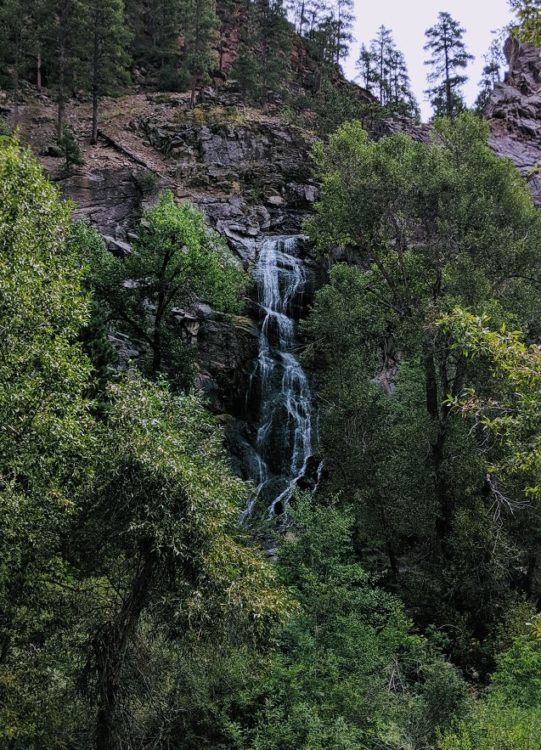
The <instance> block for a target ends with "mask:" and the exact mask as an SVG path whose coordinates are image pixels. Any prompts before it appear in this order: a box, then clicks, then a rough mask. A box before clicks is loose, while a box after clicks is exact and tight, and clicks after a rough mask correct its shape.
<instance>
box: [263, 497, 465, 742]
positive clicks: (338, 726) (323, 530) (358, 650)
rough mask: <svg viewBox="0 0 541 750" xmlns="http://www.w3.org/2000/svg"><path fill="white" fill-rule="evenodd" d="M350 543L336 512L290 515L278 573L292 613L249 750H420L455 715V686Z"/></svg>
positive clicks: (346, 518)
mask: <svg viewBox="0 0 541 750" xmlns="http://www.w3.org/2000/svg"><path fill="white" fill-rule="evenodd" d="M351 535H352V518H351V517H350V515H349V514H347V513H344V512H342V511H340V510H338V509H336V508H333V507H327V508H324V507H313V508H310V506H309V505H307V504H306V503H302V504H301V505H300V506H299V508H298V509H297V510H296V511H295V513H294V517H293V527H292V530H291V531H290V532H289V537H290V538H289V540H288V541H286V542H284V543H283V544H282V547H281V551H280V560H279V571H280V574H281V577H282V580H283V582H284V584H285V585H287V586H288V588H289V589H290V590H291V591H292V592H293V594H294V596H295V598H296V599H297V600H298V601H299V604H300V610H299V613H298V614H297V615H295V616H293V617H292V618H291V619H290V620H289V621H288V622H287V624H286V625H285V626H283V627H282V629H281V630H280V631H279V633H278V634H277V638H278V652H277V653H276V654H274V655H271V660H270V663H269V667H268V674H267V676H266V678H265V681H264V682H263V684H262V685H261V687H260V688H259V691H258V693H256V695H257V704H258V705H259V706H260V708H259V710H258V711H257V713H256V714H255V728H254V730H253V732H252V735H253V739H251V740H250V743H249V747H253V748H258V750H263V749H264V750H271V749H272V750H276V749H278V748H286V747H297V748H318V750H324V749H325V750H327V748H337V749H338V748H351V749H352V750H353V749H355V750H357V748H358V749H359V750H361V748H368V747H370V748H372V747H374V748H375V747H380V746H385V747H389V748H397V749H398V748H401V747H409V746H411V747H415V746H421V745H422V746H425V744H424V743H429V742H430V738H431V737H432V736H433V733H434V732H435V731H436V728H437V727H438V726H439V727H442V728H443V727H445V726H447V724H448V721H449V717H451V716H454V715H456V713H457V712H458V713H460V710H461V705H462V703H463V701H464V686H463V685H462V683H461V681H460V679H459V678H458V676H457V675H456V673H455V671H454V670H453V669H452V668H451V667H450V666H449V665H447V664H445V663H444V662H443V661H442V660H440V659H439V658H438V657H437V656H436V655H434V654H431V653H430V651H429V650H428V649H427V647H426V644H425V643H424V642H423V640H422V639H421V638H420V637H419V636H416V635H412V634H411V633H410V623H409V622H408V620H407V618H406V617H405V615H404V611H403V608H402V606H401V605H400V603H399V602H398V600H397V599H396V598H394V597H393V596H391V595H389V594H387V593H385V592H384V591H382V590H381V589H378V588H377V587H375V585H374V582H373V581H372V580H371V579H370V576H368V575H367V574H366V573H365V572H364V570H363V569H362V567H361V566H360V565H359V563H358V562H357V561H356V559H355V555H354V552H353V545H352V538H351ZM438 701H441V702H443V706H442V705H440V706H439V707H437V703H438Z"/></svg>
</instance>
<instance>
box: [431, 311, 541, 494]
mask: <svg viewBox="0 0 541 750" xmlns="http://www.w3.org/2000/svg"><path fill="white" fill-rule="evenodd" d="M489 324H490V318H489V316H488V315H484V316H475V315H472V314H471V313H468V312H467V311H465V310H461V309H460V308H457V309H456V310H454V311H453V313H452V314H451V315H449V316H447V317H445V318H443V319H442V321H441V325H442V326H443V327H444V328H445V329H447V330H449V331H450V332H451V333H452V335H453V337H454V339H455V341H456V347H457V348H458V347H460V348H461V349H462V350H463V353H464V356H467V357H472V358H483V359H484V360H486V361H487V362H488V364H489V367H490V368H491V369H492V372H493V376H494V379H495V383H494V384H493V387H492V388H491V389H490V391H489V394H487V395H486V396H484V395H480V394H479V393H477V392H476V390H475V389H473V388H472V389H469V390H466V391H465V392H463V393H461V394H458V395H457V396H456V398H454V399H453V400H452V401H451V404H452V406H453V407H454V408H456V409H458V410H459V411H460V412H461V413H462V414H463V415H464V416H465V417H467V418H471V419H473V420H474V421H475V422H476V423H478V424H479V427H480V429H481V430H482V431H483V432H487V433H489V434H490V435H491V436H492V439H493V441H494V445H493V447H492V451H491V452H490V453H489V455H488V456H487V459H488V461H487V470H488V471H489V472H490V473H491V474H494V475H495V476H496V477H498V478H499V479H500V480H502V481H503V483H504V485H505V484H506V483H507V484H509V482H511V481H512V479H513V478H514V477H515V476H517V475H519V476H523V477H524V479H525V480H526V488H525V491H526V494H527V495H529V496H538V495H539V493H540V491H541V488H540V483H541V444H540V440H539V428H540V425H541V422H540V420H541V411H540V403H539V395H538V394H539V387H540V384H541V357H540V352H539V347H538V346H537V344H532V345H529V346H528V345H527V344H525V343H524V341H523V334H522V333H521V332H520V331H512V330H508V329H507V327H506V325H505V324H502V326H501V327H500V329H499V330H493V329H491V327H490V325H489ZM491 458H493V460H490V459H491Z"/></svg>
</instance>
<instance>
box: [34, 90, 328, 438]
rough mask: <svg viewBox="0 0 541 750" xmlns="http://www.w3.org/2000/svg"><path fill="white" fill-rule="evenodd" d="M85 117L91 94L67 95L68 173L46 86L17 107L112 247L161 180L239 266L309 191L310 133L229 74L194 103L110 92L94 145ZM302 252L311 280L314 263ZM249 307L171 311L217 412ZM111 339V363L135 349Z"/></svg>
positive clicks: (234, 385)
mask: <svg viewBox="0 0 541 750" xmlns="http://www.w3.org/2000/svg"><path fill="white" fill-rule="evenodd" d="M89 116H90V111H89V105H87V104H84V103H76V102H75V103H72V104H71V105H70V108H69V117H70V125H71V127H72V129H73V131H74V133H75V135H76V136H77V139H78V141H79V143H80V144H81V147H82V156H83V159H84V165H83V166H82V167H80V168H78V169H76V170H74V171H73V172H72V173H71V174H70V175H69V176H66V175H65V174H64V173H63V161H62V159H61V158H59V157H58V156H57V155H55V152H54V148H53V147H52V144H53V143H54V117H55V107H54V103H53V102H52V101H50V100H48V99H47V97H45V96H42V97H40V99H39V101H38V100H36V101H33V102H30V103H27V104H25V105H22V106H21V107H20V127H21V136H22V138H23V140H25V141H27V142H29V143H30V144H31V145H32V147H33V149H34V150H35V151H36V153H38V154H40V156H41V159H42V161H43V163H44V166H45V168H46V170H47V171H48V173H49V174H50V176H51V177H52V179H54V180H55V181H57V183H58V185H59V186H60V188H61V190H62V192H63V194H64V195H65V196H66V197H67V198H70V199H71V200H73V202H74V204H75V215H76V216H78V217H87V218H88V219H89V220H90V221H91V222H92V223H93V224H94V226H96V227H97V229H98V230H99V231H100V232H101V234H102V235H103V236H104V238H105V240H106V242H107V244H108V246H109V248H110V249H111V250H112V251H113V252H116V253H121V254H123V253H129V252H130V249H131V243H132V242H133V240H134V238H135V233H136V231H137V223H138V220H139V218H140V216H141V214H142V211H143V210H144V208H145V207H147V206H149V205H151V204H152V203H153V202H154V201H155V200H156V199H157V197H158V195H159V194H160V192H161V191H162V190H164V189H169V190H172V191H173V192H174V193H175V195H176V197H177V199H178V200H185V199H189V200H191V201H192V202H193V203H195V204H196V205H197V206H199V207H200V208H201V209H202V211H203V212H204V213H205V215H206V217H207V220H208V223H209V224H210V225H211V226H212V227H213V228H215V229H216V230H217V231H219V232H220V233H221V234H222V235H224V236H225V237H226V238H227V240H228V242H229V244H230V246H231V248H232V249H233V250H234V251H235V252H236V253H237V255H238V256H239V257H240V259H241V260H242V262H243V265H244V266H245V268H246V269H248V270H249V269H251V267H252V266H253V263H254V261H255V258H256V255H257V249H258V246H259V244H260V243H261V241H262V238H263V237H264V236H265V235H268V234H287V235H290V234H298V233H299V232H300V231H301V226H302V222H303V220H304V218H305V217H306V216H307V215H308V213H309V211H310V210H311V207H312V205H313V203H314V201H315V200H316V199H317V195H318V190H317V186H316V184H315V181H314V180H313V178H312V176H311V167H310V159H309V150H310V147H311V145H312V142H313V138H312V137H311V136H310V135H309V134H308V133H306V132H305V131H303V130H302V129H301V128H299V127H297V126H295V125H293V124H291V123H289V122H288V121H287V120H286V119H285V118H284V117H282V116H280V115H279V114H278V113H277V112H273V111H272V108H271V109H270V111H268V110H267V111H264V110H259V109H254V108H251V107H248V106H246V105H245V103H244V102H243V101H242V97H241V96H240V94H239V92H238V91H236V89H235V86H234V84H224V83H222V84H221V85H220V87H219V88H218V87H216V88H214V89H211V90H207V91H206V92H205V95H204V98H203V102H202V103H201V105H200V106H199V107H197V108H196V109H195V110H193V111H190V109H189V106H188V95H184V94H151V93H148V94H144V93H139V94H134V95H131V96H126V97H122V98H120V99H117V100H108V101H106V102H105V103H104V107H103V116H102V122H101V128H100V138H99V143H98V145H97V146H90V145H88V131H89V122H90V121H89ZM300 248H301V253H304V254H305V255H306V253H305V251H304V250H303V246H302V243H301V245H300ZM305 260H306V268H307V270H308V275H309V278H310V279H312V280H313V282H314V283H315V279H316V275H317V274H318V273H319V272H320V271H319V269H318V267H317V264H315V263H314V262H313V261H311V260H310V259H309V258H308V257H306V258H305ZM256 317H257V311H256V308H255V307H254V308H253V309H252V310H251V309H250V305H249V306H248V314H247V316H245V317H231V316H222V315H220V314H218V313H216V312H215V311H213V310H211V309H210V308H209V307H208V306H207V305H204V304H199V305H195V306H193V307H190V308H187V309H182V310H180V309H179V310H176V311H175V320H176V324H177V326H178V331H179V336H180V337H181V338H182V339H183V340H185V341H186V342H188V343H191V344H194V345H197V347H198V351H199V357H198V362H199V375H198V379H197V382H198V385H199V386H200V387H202V388H203V389H204V390H205V392H206V393H207V394H208V396H209V397H210V399H211V402H212V404H213V406H214V408H215V410H216V411H218V412H223V413H228V414H230V415H234V416H236V417H239V416H243V414H242V412H243V410H245V399H244V396H243V394H244V393H245V391H246V389H247V387H248V381H249V378H250V374H251V372H252V369H253V363H254V360H255V359H256V358H257V352H258V335H259V333H258V329H257V325H256V323H255V318H256ZM112 343H113V345H114V346H115V348H116V349H117V352H118V355H119V358H120V365H121V366H124V365H125V363H126V362H127V360H128V359H133V358H136V357H137V356H138V355H139V349H140V346H139V344H138V343H137V342H129V341H125V340H124V337H122V336H117V335H113V336H112ZM235 429H236V428H235Z"/></svg>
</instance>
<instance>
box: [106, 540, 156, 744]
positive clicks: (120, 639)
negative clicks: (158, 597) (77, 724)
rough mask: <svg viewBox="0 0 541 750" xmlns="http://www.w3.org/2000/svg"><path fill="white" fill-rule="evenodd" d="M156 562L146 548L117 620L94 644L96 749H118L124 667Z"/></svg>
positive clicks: (145, 601)
mask: <svg viewBox="0 0 541 750" xmlns="http://www.w3.org/2000/svg"><path fill="white" fill-rule="evenodd" d="M154 562H155V561H154V555H153V554H152V552H151V550H150V547H147V549H146V550H145V551H144V552H143V557H142V565H141V568H140V570H139V572H138V573H137V575H136V576H135V578H134V580H133V583H132V587H131V591H130V593H129V594H128V596H127V598H126V599H125V600H124V602H123V604H122V607H121V608H120V610H119V612H118V614H117V616H116V618H115V619H114V620H113V621H112V622H109V623H107V624H106V625H105V626H104V627H103V628H102V629H101V631H100V632H99V633H98V634H97V635H96V637H95V638H94V641H93V644H92V645H93V651H94V657H95V660H96V669H97V673H98V710H97V713H96V750H115V747H116V741H115V729H114V722H115V710H116V708H117V702H118V692H119V689H120V687H121V678H122V667H123V665H124V658H125V655H126V648H127V646H128V644H129V640H130V638H131V636H132V635H133V633H134V631H135V629H136V627H137V623H138V622H139V618H140V616H141V612H142V611H143V609H144V607H145V605H146V603H147V600H148V595H149V591H150V586H151V583H152V577H153V572H154Z"/></svg>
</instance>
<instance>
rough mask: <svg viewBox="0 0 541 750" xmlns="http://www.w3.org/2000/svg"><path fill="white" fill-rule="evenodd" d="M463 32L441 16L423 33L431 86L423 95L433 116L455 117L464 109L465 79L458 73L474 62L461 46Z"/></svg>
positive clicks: (450, 18) (456, 22)
mask: <svg viewBox="0 0 541 750" xmlns="http://www.w3.org/2000/svg"><path fill="white" fill-rule="evenodd" d="M465 31H466V30H465V29H463V28H462V27H461V26H460V24H459V22H458V21H456V20H455V19H454V18H452V17H451V15H450V14H449V13H440V14H439V15H438V21H437V23H436V24H435V25H434V26H432V27H431V28H429V29H428V30H427V31H426V37H427V43H426V44H425V46H424V49H425V51H427V52H430V54H431V57H430V58H429V59H428V60H426V62H425V65H428V66H430V68H431V72H430V73H429V75H428V82H429V83H430V84H433V85H432V87H431V88H429V89H428V90H427V91H426V92H425V93H426V94H428V96H429V98H430V102H431V104H432V106H433V108H434V113H435V115H436V117H439V116H441V115H447V116H448V117H455V116H456V115H457V114H458V113H459V112H461V111H462V110H463V109H465V103H464V99H463V96H462V92H461V87H462V86H463V85H464V83H466V81H467V80H468V78H467V76H465V75H464V74H463V73H462V72H461V71H463V70H464V69H465V68H466V67H467V66H468V63H469V62H470V60H473V55H470V54H469V52H468V51H467V49H466V45H465V44H464V40H463V37H464V33H465Z"/></svg>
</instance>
